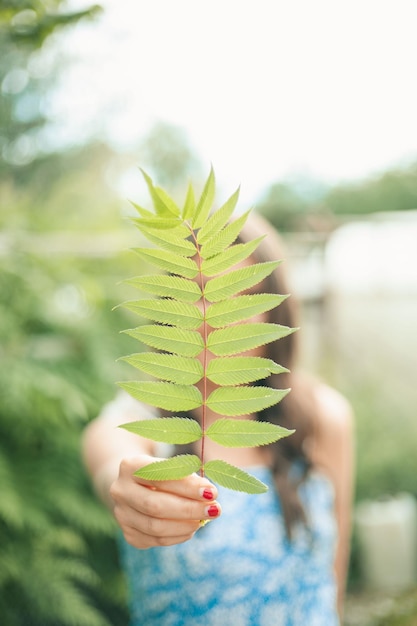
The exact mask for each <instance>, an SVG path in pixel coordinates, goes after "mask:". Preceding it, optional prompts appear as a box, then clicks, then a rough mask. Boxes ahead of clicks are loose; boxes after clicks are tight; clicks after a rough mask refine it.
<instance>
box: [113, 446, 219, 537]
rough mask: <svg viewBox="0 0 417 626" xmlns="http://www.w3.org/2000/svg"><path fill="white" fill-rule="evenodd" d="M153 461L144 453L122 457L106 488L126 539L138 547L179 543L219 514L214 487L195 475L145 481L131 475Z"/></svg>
mask: <svg viewBox="0 0 417 626" xmlns="http://www.w3.org/2000/svg"><path fill="white" fill-rule="evenodd" d="M156 460H157V459H156ZM153 461H155V459H154V458H153V457H149V456H145V455H143V456H139V457H137V458H133V459H125V460H123V461H122V462H121V463H120V468H119V476H118V477H117V479H116V480H115V481H114V482H113V483H112V485H111V487H110V495H111V498H112V499H113V502H114V509H113V510H114V515H115V518H116V520H117V522H118V523H119V525H120V527H121V529H122V531H123V534H124V536H125V539H126V541H127V542H128V543H130V544H131V545H132V546H134V547H135V548H139V549H146V548H151V547H154V546H170V545H174V544H178V543H183V542H184V541H187V540H188V539H191V537H192V536H193V535H194V534H195V532H196V531H197V530H198V528H199V527H200V525H201V522H202V521H204V520H210V519H215V518H216V517H218V516H219V515H220V513H221V509H220V505H219V504H218V503H217V502H216V498H217V489H216V487H215V486H214V485H213V484H212V483H210V482H209V481H208V480H207V479H206V478H202V477H200V476H198V475H197V474H192V475H191V476H187V477H186V478H183V479H181V480H167V481H145V480H142V479H140V478H138V477H137V476H134V475H133V474H134V472H135V471H136V470H138V469H139V468H140V467H143V466H144V465H147V464H148V463H150V462H153Z"/></svg>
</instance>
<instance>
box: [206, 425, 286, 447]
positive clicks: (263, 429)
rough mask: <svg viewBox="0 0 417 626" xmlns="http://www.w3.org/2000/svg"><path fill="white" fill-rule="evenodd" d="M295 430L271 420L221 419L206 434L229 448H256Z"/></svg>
mask: <svg viewBox="0 0 417 626" xmlns="http://www.w3.org/2000/svg"><path fill="white" fill-rule="evenodd" d="M293 432H295V431H294V430H288V429H287V428H283V427H282V426H277V425H276V424H271V423H269V422H255V421H253V420H242V419H241V420H239V419H220V420H217V421H216V422H214V424H212V425H211V426H210V427H209V428H208V430H207V431H206V435H207V437H209V438H210V439H212V441H215V442H216V443H219V444H220V445H221V446H225V447H228V448H246V447H248V448H251V447H252V448H254V447H257V446H265V445H267V444H269V443H272V442H273V441H278V440H279V439H282V438H283V437H288V435H291V434H292V433H293Z"/></svg>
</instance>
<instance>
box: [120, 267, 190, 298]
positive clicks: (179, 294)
mask: <svg viewBox="0 0 417 626" xmlns="http://www.w3.org/2000/svg"><path fill="white" fill-rule="evenodd" d="M124 282H125V283H128V284H129V285H133V287H136V288H137V289H141V290H142V291H145V292H146V293H152V294H154V295H156V296H161V297H164V298H176V299H177V300H179V301H180V302H190V303H193V302H197V300H200V298H201V289H200V287H199V286H198V285H197V283H196V282H194V281H193V280H187V278H181V277H180V276H169V275H167V274H153V275H150V276H135V277H134V278H129V279H127V280H125V281H124Z"/></svg>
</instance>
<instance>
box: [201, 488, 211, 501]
mask: <svg viewBox="0 0 417 626" xmlns="http://www.w3.org/2000/svg"><path fill="white" fill-rule="evenodd" d="M201 495H202V496H203V498H204V499H205V500H214V493H213V492H212V490H211V489H203V492H202V494H201Z"/></svg>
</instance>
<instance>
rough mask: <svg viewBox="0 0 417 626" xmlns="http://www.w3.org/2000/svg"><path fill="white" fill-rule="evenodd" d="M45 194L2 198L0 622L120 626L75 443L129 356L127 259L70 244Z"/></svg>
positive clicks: (118, 583)
mask: <svg viewBox="0 0 417 626" xmlns="http://www.w3.org/2000/svg"><path fill="white" fill-rule="evenodd" d="M93 154H94V153H93ZM93 154H92V155H91V159H92V161H94V158H93ZM68 161H70V159H68ZM68 161H67V169H66V171H67V172H68V170H69V168H68V165H69V163H68ZM94 171H95V170H94V165H91V167H90V176H89V183H90V189H91V190H92V191H91V192H90V193H89V192H88V191H87V189H88V187H87V189H86V188H84V194H83V195H84V198H85V199H84V201H83V202H82V203H80V202H79V203H78V204H77V207H76V208H77V210H76V211H75V214H78V219H79V220H80V221H82V215H84V214H85V215H87V214H88V212H89V210H90V205H89V202H90V200H91V193H94V191H93V189H94V187H91V183H92V182H93V181H94ZM69 178H71V176H69ZM87 179H88V177H86V179H85V180H86V184H87ZM79 183H80V178H79ZM56 185H57V187H58V188H59V187H60V185H61V180H60V179H59V178H58V179H56ZM82 186H83V185H81V187H82ZM102 186H103V187H104V185H103V184H102ZM35 187H36V185H35ZM49 190H50V193H49V194H48V193H43V194H42V202H39V200H36V194H35V193H33V194H32V196H31V193H30V186H29V187H28V188H26V189H25V193H24V194H21V193H19V194H18V197H19V202H17V198H14V197H11V198H10V195H9V199H10V200H11V201H10V204H8V205H7V207H6V209H7V213H9V215H10V220H9V223H8V228H7V230H6V229H3V232H2V237H1V240H0V320H1V322H0V359H1V364H2V377H1V379H0V397H1V402H0V482H1V485H2V497H1V498H0V615H1V616H2V620H4V622H3V623H5V624H8V626H29V625H36V626H49V625H50V626H60V625H61V624H62V625H64V624H79V625H80V626H82V625H84V624H85V626H94V625H96V624H97V626H99V625H103V626H104V625H108V624H117V625H119V624H120V625H122V624H125V623H126V619H127V618H126V608H125V588H124V582H123V580H122V578H121V575H120V572H119V567H118V562H117V554H116V547H115V539H114V537H115V526H114V523H113V520H112V518H111V516H110V514H109V513H108V512H107V511H106V510H105V509H104V508H103V507H102V506H101V505H99V504H98V503H97V501H96V499H95V497H94V495H93V494H92V492H91V488H90V486H89V482H88V480H87V478H86V474H85V471H84V469H83V465H82V461H81V457H80V434H81V432H82V429H83V427H84V426H85V424H86V423H87V421H88V420H89V419H91V418H92V417H94V416H95V415H96V414H97V413H98V411H99V409H100V407H101V405H102V403H103V402H104V401H106V400H107V399H110V398H111V397H112V396H113V395H114V393H115V386H114V381H115V380H116V378H118V374H117V372H118V365H116V363H115V361H116V359H117V358H118V357H119V356H120V354H121V353H122V352H123V351H124V350H125V349H126V348H125V347H124V346H123V341H124V336H123V335H119V334H118V333H117V329H118V328H120V329H121V328H124V327H125V326H126V325H129V323H128V322H127V320H126V319H122V318H121V316H122V313H121V312H120V311H114V312H112V310H111V309H112V307H113V306H114V305H115V304H116V303H118V302H119V301H120V299H124V296H123V290H122V287H121V286H120V287H118V286H117V283H118V282H119V281H120V280H121V278H124V277H125V276H126V275H129V274H130V273H131V272H132V270H131V269H129V267H128V265H129V257H127V256H126V257H125V256H122V257H121V258H117V254H114V253H112V254H111V255H110V256H109V252H108V245H109V244H108V239H107V238H106V239H104V240H103V241H102V242H101V244H100V246H97V242H96V244H95V246H92V245H91V236H89V234H88V231H84V232H82V233H80V232H79V229H78V232H73V234H72V233H71V225H73V220H75V219H76V215H74V214H72V213H71V211H70V212H69V213H68V214H66V213H61V211H57V207H58V206H59V205H58V204H57V203H56V200H55V198H56V197H57V194H58V196H59V191H58V189H57V188H55V185H54V184H50V185H49ZM79 192H80V193H82V191H81V188H79ZM48 196H49V197H48ZM31 197H32V202H30V198H31ZM109 197H110V196H109V195H108V198H107V203H106V204H102V205H101V206H100V210H101V211H102V212H103V214H105V213H106V212H110V213H111V212H112V210H113V207H112V204H111V202H110V201H109ZM17 207H18V208H17ZM54 212H55V219H54V220H52V219H50V221H49V222H48V228H46V224H45V225H44V227H43V228H42V234H38V235H36V234H34V232H33V230H32V229H31V228H30V225H31V224H32V223H33V222H34V221H36V216H37V215H38V214H40V219H39V224H38V228H40V225H41V224H42V221H43V219H45V220H46V218H47V216H48V214H49V215H50V216H51V215H53V214H54ZM16 214H18V215H16ZM17 216H18V217H19V219H17ZM66 216H67V219H66ZM4 218H5V214H4V213H2V219H4ZM104 221H105V220H104ZM16 222H17V223H18V224H19V228H15V226H16ZM5 223H6V224H7V219H5ZM66 223H68V224H69V227H68V229H66V228H65V225H66ZM87 223H88V220H87ZM22 225H25V226H26V227H29V228H27V229H26V228H25V230H22V228H21V227H22ZM53 225H55V230H54V227H53ZM57 227H58V228H59V230H57ZM34 230H36V229H34ZM86 234H87V236H86ZM96 236H97V235H96ZM57 244H58V245H57ZM112 245H113V250H114V247H115V245H116V246H117V245H118V243H116V244H114V243H113V244H112ZM120 249H121V250H123V247H122V246H120ZM74 250H75V252H74Z"/></svg>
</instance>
